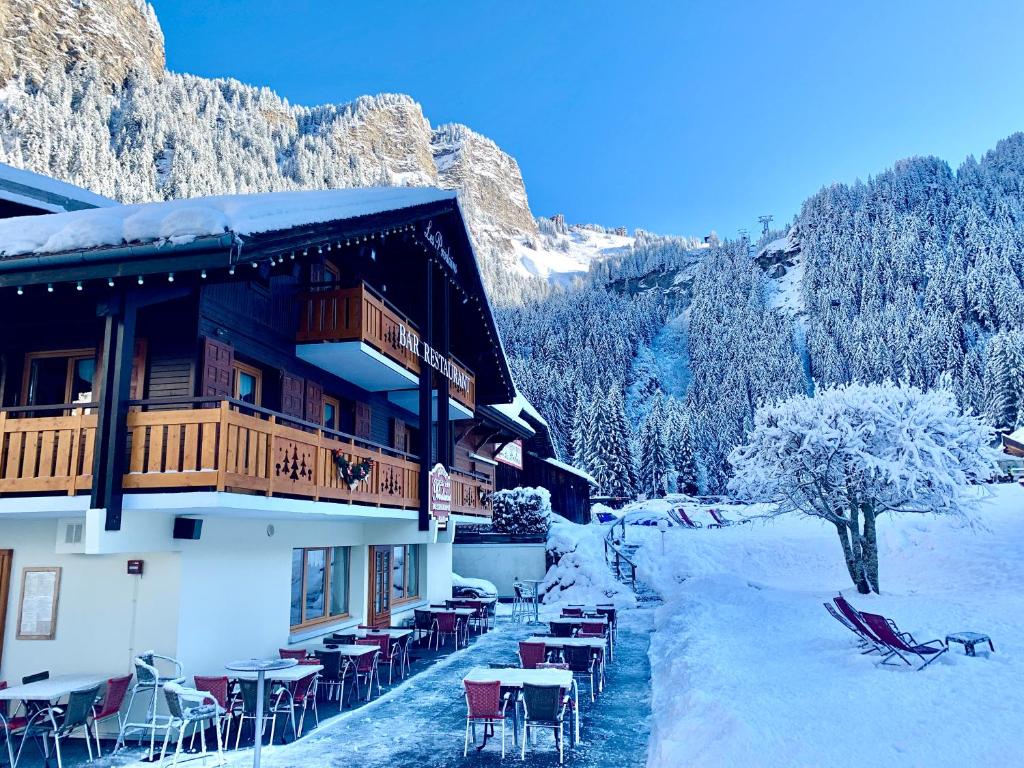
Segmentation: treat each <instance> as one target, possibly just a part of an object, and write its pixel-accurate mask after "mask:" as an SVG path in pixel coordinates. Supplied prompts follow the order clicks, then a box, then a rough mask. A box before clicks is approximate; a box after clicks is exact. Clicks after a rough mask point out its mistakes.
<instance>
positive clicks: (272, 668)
mask: <svg viewBox="0 0 1024 768" xmlns="http://www.w3.org/2000/svg"><path fill="white" fill-rule="evenodd" d="M298 665H299V662H297V661H296V660H295V659H241V660H240V661H232V662H231V663H229V664H225V665H224V668H225V669H227V670H228V671H229V672H236V673H239V676H241V677H242V678H243V679H245V680H252V679H253V676H254V675H255V679H256V720H255V721H253V737H254V738H253V742H254V747H253V752H252V768H260V751H261V750H262V748H263V734H262V732H261V729H260V728H258V727H256V723H257V722H259V719H260V718H261V717H262V716H263V685H264V682H263V681H264V680H266V677H267V673H268V672H270V673H272V674H274V675H275V677H274V678H272V679H275V680H280V679H281V677H280V675H281V674H282V673H283V672H284V671H285V670H286V669H289V668H292V667H297V666H298ZM302 666H303V669H302V670H301V671H302V672H303V673H304V674H301V675H299V676H298V677H296V678H295V679H299V678H301V677H305V675H306V674H309V670H311V669H313V666H314V665H312V664H309V665H306V664H303V665H302ZM321 669H323V667H321ZM238 727H239V728H241V727H242V726H241V724H239V726H238Z"/></svg>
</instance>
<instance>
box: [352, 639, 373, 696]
mask: <svg viewBox="0 0 1024 768" xmlns="http://www.w3.org/2000/svg"><path fill="white" fill-rule="evenodd" d="M356 645H372V646H374V648H375V650H374V651H373V653H364V654H363V655H362V656H359V657H358V658H357V659H356V663H355V667H353V672H354V674H355V683H356V695H357V696H358V695H359V680H360V679H365V680H366V700H367V701H369V700H370V696H372V695H373V679H374V677H376V678H377V695H378V696H380V675H378V674H377V663H378V661H379V659H380V644H379V643H378V642H377V641H376V640H370V639H367V638H358V639H357V640H356Z"/></svg>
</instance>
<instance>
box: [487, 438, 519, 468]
mask: <svg viewBox="0 0 1024 768" xmlns="http://www.w3.org/2000/svg"><path fill="white" fill-rule="evenodd" d="M494 458H495V459H496V460H497V461H500V462H501V463H502V464H508V465H509V466H510V467H515V468H516V469H522V468H523V441H522V440H513V441H512V442H511V443H505V446H504V447H503V448H502V449H501V450H500V451H498V452H497V453H496V454H495V455H494Z"/></svg>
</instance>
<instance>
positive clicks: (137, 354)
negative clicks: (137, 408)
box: [128, 339, 149, 400]
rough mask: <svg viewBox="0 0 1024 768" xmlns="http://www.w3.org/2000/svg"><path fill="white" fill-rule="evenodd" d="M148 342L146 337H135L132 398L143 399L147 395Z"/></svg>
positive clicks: (130, 395)
mask: <svg viewBox="0 0 1024 768" xmlns="http://www.w3.org/2000/svg"><path fill="white" fill-rule="evenodd" d="M148 346H149V345H148V344H147V343H146V340H145V339H135V349H134V350H133V353H132V386H131V394H129V395H128V396H129V397H130V398H131V399H132V400H141V399H142V398H143V397H145V391H146V353H147V349H148Z"/></svg>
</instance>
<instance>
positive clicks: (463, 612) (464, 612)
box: [430, 607, 476, 616]
mask: <svg viewBox="0 0 1024 768" xmlns="http://www.w3.org/2000/svg"><path fill="white" fill-rule="evenodd" d="M430 612H431V613H454V614H455V615H456V616H472V615H473V614H474V613H476V611H475V610H474V609H472V608H433V607H432V608H431V609H430Z"/></svg>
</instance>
